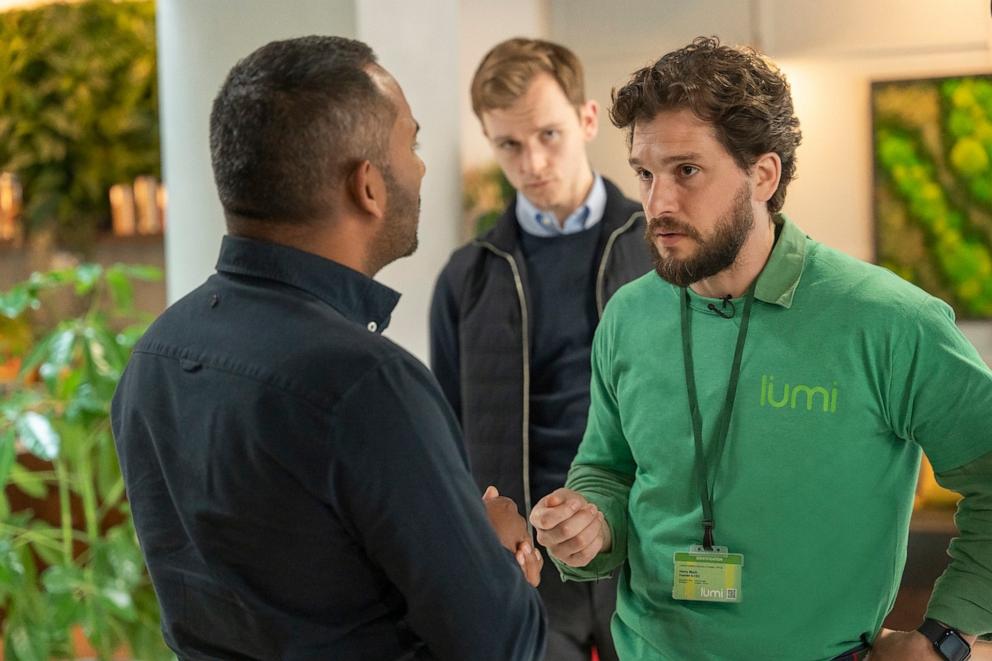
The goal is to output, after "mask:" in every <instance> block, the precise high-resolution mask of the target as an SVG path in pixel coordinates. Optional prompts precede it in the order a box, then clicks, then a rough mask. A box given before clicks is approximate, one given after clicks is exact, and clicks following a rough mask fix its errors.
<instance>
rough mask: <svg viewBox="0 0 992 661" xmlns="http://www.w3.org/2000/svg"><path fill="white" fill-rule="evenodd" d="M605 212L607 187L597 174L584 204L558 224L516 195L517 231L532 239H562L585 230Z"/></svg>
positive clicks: (555, 219) (554, 219)
mask: <svg viewBox="0 0 992 661" xmlns="http://www.w3.org/2000/svg"><path fill="white" fill-rule="evenodd" d="M605 212H606V184H604V183H603V178H602V177H601V176H599V175H598V174H597V175H596V178H595V179H594V180H593V182H592V189H591V190H590V191H589V195H588V196H586V199H585V202H583V203H582V204H581V205H579V208H578V209H576V210H575V211H573V212H572V215H571V216H569V217H568V218H566V219H565V222H564V223H562V224H561V225H559V224H558V218H556V217H555V215H554V214H553V213H552V212H550V211H541V210H540V209H538V208H537V207H535V206H534V204H533V203H532V202H531V201H530V200H528V199H527V198H526V197H524V195H523V193H520V192H519V191H518V192H517V222H518V223H520V229H522V230H523V231H525V232H527V233H528V234H532V235H534V236H542V237H552V236H563V235H565V234H575V233H576V232H581V231H582V230H587V229H589V228H590V227H593V226H595V225H596V223H598V222H599V221H601V220H602V219H603V214H604V213H605Z"/></svg>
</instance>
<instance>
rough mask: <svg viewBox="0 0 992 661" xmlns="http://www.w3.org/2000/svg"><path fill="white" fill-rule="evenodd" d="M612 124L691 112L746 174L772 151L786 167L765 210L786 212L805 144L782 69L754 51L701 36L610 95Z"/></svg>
mask: <svg viewBox="0 0 992 661" xmlns="http://www.w3.org/2000/svg"><path fill="white" fill-rule="evenodd" d="M612 99H613V105H612V108H610V119H611V120H612V121H613V124H614V125H615V126H617V127H618V128H622V129H627V146H628V147H630V146H631V145H632V140H633V131H634V124H635V123H636V122H638V121H650V120H651V119H653V118H654V117H655V116H656V115H657V114H658V113H660V112H663V111H666V110H679V109H683V108H688V109H689V110H691V111H692V112H693V113H694V114H695V115H696V116H697V117H699V118H700V119H701V120H703V121H704V122H708V123H710V124H712V125H713V128H714V130H715V131H716V136H717V139H718V140H719V141H720V143H721V144H722V145H723V147H724V148H725V149H726V150H727V151H728V152H729V153H730V155H731V156H732V157H733V158H734V161H735V162H736V163H737V165H738V167H740V168H741V169H744V170H749V169H750V168H751V166H753V165H754V163H755V162H756V161H757V158H758V156H760V155H761V154H767V153H771V152H774V153H776V154H778V156H779V158H780V159H781V160H782V175H781V179H780V180H779V184H778V188H777V189H776V190H775V193H774V194H773V195H772V197H771V199H770V200H769V201H768V210H769V211H771V212H776V211H779V210H781V208H782V205H783V204H784V202H785V190H786V188H787V187H788V185H789V182H790V181H792V179H793V178H794V177H795V172H796V147H798V146H799V143H800V141H801V140H802V133H801V132H800V130H799V120H798V119H797V118H796V115H795V111H794V110H793V107H792V92H791V90H790V88H789V83H788V81H786V79H785V76H784V75H783V74H782V72H781V71H779V69H778V68H777V67H776V66H775V65H774V64H772V63H771V62H769V61H768V60H766V59H765V58H763V57H762V56H761V55H759V54H758V53H757V52H756V51H754V50H753V49H751V48H732V47H730V46H724V45H721V44H720V41H719V39H717V38H715V37H697V38H696V39H695V40H694V41H693V42H692V43H691V44H689V45H688V46H686V47H685V48H681V49H679V50H677V51H673V52H671V53H668V54H667V55H665V56H664V57H662V58H661V59H660V60H658V61H657V62H655V63H654V64H653V65H651V66H648V67H644V68H643V69H640V70H638V71H636V72H634V74H633V75H632V76H631V79H630V81H629V82H628V83H627V84H626V85H624V86H623V87H621V88H620V89H619V90H616V89H614V90H613V94H612Z"/></svg>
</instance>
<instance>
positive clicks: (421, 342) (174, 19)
mask: <svg viewBox="0 0 992 661" xmlns="http://www.w3.org/2000/svg"><path fill="white" fill-rule="evenodd" d="M457 10H458V6H457V0H438V1H437V2H433V1H432V2H425V1H421V0H409V1H401V0H354V1H352V0H294V1H293V2H292V3H291V4H290V5H286V4H279V3H275V2H271V1H270V0H209V1H204V0H161V1H160V2H159V6H158V33H159V34H158V38H159V81H160V87H159V93H160V98H161V126H162V155H163V168H162V169H163V178H164V180H165V182H166V185H167V186H168V189H169V213H168V229H167V232H166V274H167V275H166V283H167V289H168V299H169V301H170V302H172V301H175V300H176V299H178V298H180V297H181V296H183V295H184V294H186V293H187V292H189V291H190V290H191V289H193V288H194V287H196V286H197V285H199V284H200V283H201V282H203V280H204V279H205V278H206V277H207V276H209V275H210V274H211V273H212V272H213V267H214V264H215V262H216V259H217V250H218V248H219V246H220V239H221V237H222V236H223V234H224V222H223V215H222V213H221V208H220V202H219V201H218V199H217V193H216V189H215V187H214V182H213V175H212V173H211V170H210V152H209V140H208V121H209V115H210V104H211V103H212V102H213V98H214V96H215V95H216V93H217V90H218V89H219V88H220V85H221V83H222V82H223V80H224V76H225V75H226V74H227V72H228V71H229V70H230V68H231V66H233V65H234V63H235V62H236V61H237V60H238V59H240V58H241V57H244V56H245V55H247V54H248V53H250V52H251V51H253V50H254V49H255V48H257V47H258V46H261V45H262V44H265V43H267V42H269V41H272V40H274V39H284V38H287V37H294V36H301V35H306V34H336V35H340V36H345V37H351V38H357V39H361V40H362V41H365V42H366V43H368V44H369V45H370V46H371V47H372V49H373V50H375V52H376V54H377V55H378V56H379V61H380V63H381V64H382V65H383V66H384V67H385V68H386V69H388V70H389V71H390V72H391V73H392V74H393V75H394V76H395V77H396V79H397V80H398V81H399V82H400V85H402V87H403V90H404V91H405V93H406V96H407V99H408V100H409V102H410V106H411V107H412V108H413V113H414V116H415V117H416V118H417V119H418V121H419V122H420V124H421V127H422V128H421V139H420V143H421V145H422V148H421V156H422V157H423V158H424V161H426V163H427V176H426V178H425V179H424V183H423V188H422V190H421V197H422V199H423V206H422V211H421V229H420V248H419V250H418V251H417V253H416V254H415V255H414V256H413V257H409V258H406V259H403V260H400V261H399V262H397V263H395V264H394V265H391V266H390V267H387V269H386V270H384V271H383V273H382V275H381V278H380V279H381V280H382V281H383V282H384V283H386V284H387V285H389V286H391V287H393V288H395V289H397V290H399V291H400V292H402V294H403V298H402V300H401V302H400V304H399V306H398V307H397V310H396V312H395V313H394V314H393V320H392V322H391V325H390V328H389V330H388V331H387V333H388V335H389V336H390V337H391V338H392V339H393V340H395V341H396V342H399V343H400V344H402V345H403V346H404V347H405V348H407V349H409V350H410V351H411V352H413V353H414V354H415V355H417V356H418V357H419V358H421V359H422V360H425V361H426V358H427V312H428V309H429V306H430V293H431V289H432V287H433V285H434V279H435V277H436V275H437V273H438V271H439V270H440V268H441V266H442V265H443V264H444V262H445V260H446V259H447V257H448V255H449V253H450V252H451V251H452V250H453V249H454V248H455V246H456V241H457V236H458V235H457V232H458V227H459V221H460V215H461V198H460V196H461V173H460V167H459V162H458V145H459V135H458V98H459V94H460V93H462V92H463V91H464V90H459V89H458V85H457V81H458V38H457V35H458V20H457V17H458V11H457Z"/></svg>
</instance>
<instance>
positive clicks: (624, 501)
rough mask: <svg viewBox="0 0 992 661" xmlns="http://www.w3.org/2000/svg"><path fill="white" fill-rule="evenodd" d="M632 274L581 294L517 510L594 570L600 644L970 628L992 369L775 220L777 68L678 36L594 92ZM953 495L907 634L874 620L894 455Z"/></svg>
mask: <svg viewBox="0 0 992 661" xmlns="http://www.w3.org/2000/svg"><path fill="white" fill-rule="evenodd" d="M611 118H612V119H613V122H614V123H615V124H616V125H617V126H618V127H621V128H625V129H627V130H628V139H629V140H628V144H629V147H630V164H631V166H632V167H633V169H634V171H635V172H636V174H637V177H638V180H639V182H640V191H641V202H642V204H643V206H644V211H645V214H646V217H647V219H648V221H649V223H648V230H647V233H646V237H645V238H646V240H647V241H648V243H649V245H650V248H651V250H652V252H653V255H654V259H655V272H653V273H649V274H648V275H646V276H644V277H642V278H640V279H638V280H635V281H634V282H632V283H631V284H629V285H627V286H626V287H624V288H622V289H621V290H620V291H619V292H618V293H617V294H616V295H615V296H614V298H613V299H611V301H610V304H609V305H608V306H607V308H606V312H605V315H604V316H603V319H602V321H601V323H600V325H599V328H598V330H597V332H596V337H595V341H594V344H593V354H592V384H591V405H590V411H589V422H588V427H587V429H586V433H585V437H584V439H583V441H582V444H581V446H580V448H579V452H578V455H577V456H576V458H575V461H574V462H573V464H572V468H571V471H570V472H569V476H568V481H567V483H566V485H565V488H563V489H559V490H557V491H555V492H553V493H552V494H551V495H549V496H547V497H545V498H544V499H542V500H541V501H540V502H539V503H538V505H537V506H536V507H535V508H534V510H533V512H532V515H531V522H532V523H533V524H534V526H535V527H536V528H537V531H538V539H539V540H540V542H541V543H542V544H544V545H545V546H547V548H548V549H549V551H550V552H551V555H552V557H553V559H554V560H555V563H556V564H557V565H558V567H559V569H560V570H561V573H562V577H563V578H564V579H567V580H594V579H596V578H599V577H602V576H606V575H608V574H610V573H611V572H613V571H614V570H617V569H620V571H621V574H620V587H619V598H618V602H617V613H616V616H615V617H614V619H613V635H614V637H615V641H616V645H617V649H618V652H619V654H620V656H621V658H622V659H630V660H635V659H636V660H648V659H693V660H694V661H697V660H700V661H705V660H710V659H713V660H716V659H759V658H760V659H788V660H793V659H834V658H841V659H861V658H864V657H865V655H866V654H867V649H868V647H869V645H873V648H872V650H871V660H872V661H885V660H886V659H892V660H899V661H906V660H910V661H911V660H913V659H952V660H954V661H959V660H961V659H964V658H967V653H968V651H969V650H968V646H969V645H970V644H971V643H972V642H973V641H974V637H975V635H976V634H979V635H980V634H984V633H987V632H989V631H992V421H990V415H992V372H990V370H989V368H988V367H987V366H986V365H985V364H984V362H983V361H982V359H981V358H980V357H979V355H978V353H977V352H976V351H975V349H974V348H973V347H972V346H971V345H970V344H969V343H968V342H967V341H966V340H965V339H964V337H962V335H961V333H960V332H959V331H958V329H957V327H956V326H955V324H954V319H953V314H952V312H951V310H950V308H949V307H948V306H947V305H946V304H944V303H943V302H942V301H940V300H938V299H936V298H933V297H932V296H929V295H928V294H926V293H925V292H923V291H921V290H920V289H918V288H916V287H914V286H912V285H910V284H908V283H906V282H904V281H902V280H900V279H899V278H898V277H896V276H895V275H893V274H892V273H890V272H888V271H886V270H884V269H881V268H878V267H876V266H872V265H869V264H866V263H864V262H860V261H858V260H855V259H852V258H850V257H847V256H845V255H843V254H841V253H839V252H837V251H835V250H832V249H830V248H827V247H826V246H824V245H821V244H819V243H817V242H816V241H814V240H812V239H810V238H808V237H807V236H805V235H804V234H803V232H802V230H800V229H799V228H798V227H797V226H796V225H794V224H793V223H792V222H791V221H790V220H788V219H787V218H785V217H784V216H783V215H781V214H780V213H779V212H780V209H781V208H782V203H783V201H784V198H785V191H786V187H787V185H788V183H789V181H791V179H792V178H793V176H794V173H795V149H796V146H797V145H798V144H799V140H800V132H799V122H798V120H797V119H796V117H795V115H794V112H793V107H792V100H791V93H790V90H789V86H788V83H787V82H786V81H785V78H784V77H783V76H782V74H781V73H780V72H779V71H778V70H777V69H776V68H775V67H774V66H773V65H771V64H770V63H768V62H767V61H765V60H764V59H762V58H761V57H759V56H758V55H756V54H755V53H754V52H752V51H750V50H745V49H736V48H730V47H727V46H722V45H720V44H719V42H718V41H716V40H715V39H697V40H696V41H694V42H693V43H692V44H691V45H689V46H687V47H685V48H683V49H681V50H678V51H675V52H673V53H670V54H668V55H666V56H664V57H662V58H661V59H660V60H659V61H658V62H657V63H655V64H654V65H653V66H651V67H646V68H645V69H642V70H640V71H638V72H636V73H635V74H634V75H633V78H632V79H631V81H630V82H629V83H628V84H627V85H626V86H624V87H623V88H622V89H620V90H619V91H617V92H616V93H615V94H614V103H613V108H612V110H611ZM921 450H922V451H923V452H925V453H926V454H927V456H928V457H929V459H930V461H931V462H932V463H933V466H934V468H935V470H936V473H937V477H938V481H939V482H940V483H941V484H943V485H944V486H946V487H948V488H950V489H953V490H955V491H958V492H959V493H961V494H963V496H964V498H963V500H962V501H961V503H960V505H959V510H958V515H957V525H958V528H959V530H960V534H959V536H958V537H957V538H956V539H955V540H954V541H953V542H952V543H951V545H950V548H949V549H948V552H949V554H950V556H951V562H950V566H949V567H948V569H947V571H946V572H945V573H944V575H943V576H942V577H941V579H940V580H939V581H938V583H937V585H936V586H935V588H934V592H933V597H932V598H931V601H930V604H929V607H928V610H927V617H928V620H927V621H926V622H925V623H924V625H923V626H921V629H920V630H919V631H914V632H889V631H882V630H881V626H882V621H883V619H884V618H885V616H886V614H887V613H888V611H889V610H890V608H891V607H892V604H893V601H894V600H895V595H896V591H897V589H898V585H899V580H900V577H901V575H902V570H903V564H904V562H905V557H906V540H907V534H908V526H909V519H910V514H911V509H912V502H913V491H914V486H915V483H916V476H917V472H918V470H919V462H920V452H921Z"/></svg>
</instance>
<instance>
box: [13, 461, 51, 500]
mask: <svg viewBox="0 0 992 661" xmlns="http://www.w3.org/2000/svg"><path fill="white" fill-rule="evenodd" d="M10 483H11V484H13V485H14V486H15V487H17V488H18V489H20V490H21V491H23V492H24V493H25V494H26V495H28V496H30V497H31V498H37V499H41V498H44V497H45V495H46V494H47V493H48V485H47V484H46V483H45V479H44V478H43V477H42V476H40V475H38V474H37V473H35V472H34V471H30V470H28V469H27V468H25V467H24V466H22V465H20V464H18V463H14V465H13V466H11V467H10Z"/></svg>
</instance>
